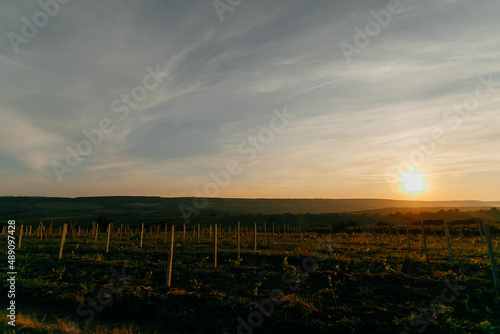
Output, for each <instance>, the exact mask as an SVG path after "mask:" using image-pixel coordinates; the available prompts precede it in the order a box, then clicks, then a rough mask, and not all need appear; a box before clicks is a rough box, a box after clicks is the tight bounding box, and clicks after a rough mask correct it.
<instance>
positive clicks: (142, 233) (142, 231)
mask: <svg viewBox="0 0 500 334" xmlns="http://www.w3.org/2000/svg"><path fill="white" fill-rule="evenodd" d="M143 237H144V223H142V225H141V245H140V246H139V247H141V248H142V239H143Z"/></svg>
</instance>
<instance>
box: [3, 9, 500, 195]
mask: <svg viewBox="0 0 500 334" xmlns="http://www.w3.org/2000/svg"><path fill="white" fill-rule="evenodd" d="M387 3H388V2H387V1H381V0H380V1H379V0H377V1H370V2H357V1H350V2H347V1H329V2H318V3H313V2H310V1H305V0H292V1H284V0H283V1H275V2H269V1H264V0H262V1H251V2H248V1H247V2H244V3H243V4H242V5H241V6H238V7H237V8H235V10H234V11H233V12H231V14H230V15H227V17H225V19H224V21H223V22H221V21H220V19H219V17H218V15H217V13H216V12H215V10H214V8H213V6H212V4H211V2H210V1H209V2H200V1H184V2H175V1H160V0H153V1H118V0H113V1H106V2H101V1H97V0H93V1H86V2H74V1H73V2H70V3H69V4H67V5H64V6H61V8H60V12H59V13H58V14H57V15H56V16H55V17H53V18H51V19H50V21H49V22H48V23H47V25H45V26H44V27H43V29H42V28H41V29H40V31H39V32H38V34H37V36H36V37H34V38H33V39H31V40H30V41H29V43H28V44H26V45H24V44H21V45H20V46H19V52H18V53H15V52H14V50H13V49H12V47H11V43H10V41H9V39H8V38H7V34H8V33H9V32H14V33H16V34H21V29H22V24H23V22H22V21H21V18H22V17H23V16H25V17H27V18H31V17H32V16H33V14H34V13H35V12H37V11H40V10H41V9H40V7H39V5H38V4H37V3H36V2H32V3H31V2H23V1H16V2H1V3H0V22H1V23H0V36H2V38H1V39H0V50H1V51H0V73H1V74H2V81H1V82H0V115H1V117H2V122H1V123H0V170H1V171H2V173H1V174H0V175H1V176H0V182H1V184H2V194H3V195H9V194H13V195H19V194H26V195H62V196H83V195H105V194H130V195H138V194H140V195H160V196H192V195H193V193H192V189H193V188H194V187H198V186H202V185H203V184H204V183H205V182H207V181H208V180H209V176H208V173H209V172H210V171H213V170H220V169H222V168H224V166H225V165H226V163H227V162H228V161H230V160H241V155H240V154H239V153H238V150H237V147H238V145H239V144H240V143H241V142H242V141H244V140H246V139H247V138H248V136H252V135H255V134H256V133H257V132H258V131H259V130H260V129H262V128H263V127H265V126H267V125H268V123H269V119H270V117H271V116H272V113H271V111H272V110H273V108H281V107H282V106H284V105H286V106H287V108H288V110H289V111H290V112H291V113H293V114H294V115H296V118H295V119H294V122H293V124H291V125H290V126H289V127H287V129H286V131H283V132H281V133H279V135H277V136H276V137H275V138H274V140H273V141H272V143H271V144H269V145H268V146H267V147H266V149H265V150H263V151H262V152H259V156H258V158H256V159H255V160H254V161H252V162H251V163H244V166H245V169H244V172H243V173H241V174H240V175H238V177H236V178H234V179H233V180H232V181H231V184H230V185H229V186H228V187H227V188H225V189H224V190H223V191H222V192H221V194H220V195H221V196H222V197H388V198H401V196H404V195H402V194H399V193H394V192H392V191H391V190H390V188H389V187H388V186H387V184H386V179H385V176H384V174H385V173H386V172H387V169H388V168H391V166H394V165H397V163H398V157H400V156H405V155H408V154H409V153H410V152H411V151H412V150H413V149H415V147H416V144H415V141H416V140H425V139H426V138H428V137H429V136H430V134H431V133H432V131H433V129H434V128H436V127H445V128H446V131H447V136H448V137H447V140H446V141H445V142H443V143H441V144H439V145H438V146H437V147H436V151H435V153H434V154H433V155H432V156H429V157H428V158H427V159H426V162H425V164H424V165H423V166H422V170H423V172H424V173H427V174H429V177H430V180H431V181H432V182H435V188H434V191H433V192H429V194H428V195H427V197H426V196H424V197H422V199H443V198H448V199H459V198H477V199H488V200H494V199H498V198H491V197H492V196H493V195H494V194H493V192H491V191H490V188H491V187H494V188H495V187H496V188H497V189H498V187H499V186H500V177H498V175H496V174H495V173H494V171H496V170H499V169H500V154H499V153H498V149H497V148H498V143H499V141H500V137H499V132H498V125H499V124H498V122H499V121H498V109H499V107H500V86H499V88H498V89H497V91H496V92H495V93H494V94H493V95H492V96H491V97H490V98H489V99H487V100H486V101H484V102H482V103H481V106H480V107H479V108H478V109H477V110H476V111H475V112H474V113H473V115H471V117H469V118H467V119H466V120H464V122H463V123H462V124H461V125H460V128H459V129H456V130H453V129H449V124H446V122H443V113H444V112H445V111H446V110H447V108H452V107H453V104H456V103H461V102H462V101H463V99H464V98H465V97H467V95H468V94H473V93H474V89H475V87H476V85H477V83H478V77H480V76H487V75H489V74H492V75H493V77H494V78H495V79H494V80H495V81H497V82H500V64H499V63H498V57H499V56H500V50H499V49H498V45H499V43H500V37H499V35H498V34H497V33H496V31H498V29H499V28H500V24H499V22H498V18H497V15H495V14H496V13H498V10H499V9H500V4H499V3H496V2H487V3H484V4H482V5H481V6H478V5H477V4H476V3H475V2H472V1H447V0H440V1H431V0H426V1H419V2H415V1H411V2H409V1H401V3H402V5H403V7H404V11H403V12H402V13H401V14H398V15H397V16H394V17H392V20H391V22H390V24H389V25H388V26H387V27H385V28H384V29H383V31H381V32H380V34H378V35H377V36H375V37H373V38H371V42H370V44H369V45H368V46H367V47H366V48H363V49H362V50H361V52H360V53H359V54H356V55H355V56H353V57H352V61H351V62H350V63H347V62H346V61H345V57H344V55H343V53H342V50H341V49H340V47H339V44H340V43H341V42H347V43H353V38H354V36H355V33H356V32H355V31H354V30H353V29H354V28H355V27H360V28H361V29H362V28H364V26H365V24H366V23H367V22H368V21H370V20H373V17H372V16H371V14H370V11H372V10H374V11H380V10H384V9H386V8H387ZM156 64H159V66H160V67H161V70H162V71H164V72H167V73H168V76H167V77H166V78H165V79H164V81H163V82H162V84H161V85H160V86H159V87H158V88H157V89H155V90H154V91H152V92H150V94H149V95H148V97H147V99H145V100H144V101H142V102H141V103H139V104H138V106H137V107H136V108H133V109H132V110H131V112H130V115H129V116H128V117H127V118H126V119H125V120H120V119H119V118H118V115H117V114H115V113H113V111H112V110H111V104H112V101H113V100H115V99H117V98H120V96H121V95H122V94H127V93H130V91H131V89H133V88H134V87H135V86H137V85H141V84H142V79H143V77H144V75H145V68H146V66H155V65H156ZM103 118H109V119H111V120H112V121H113V124H114V125H115V127H116V128H115V130H114V131H113V132H112V133H110V134H106V135H105V136H104V139H103V143H102V144H101V145H100V146H98V147H96V148H95V149H94V150H93V152H92V154H91V155H89V156H86V157H84V160H83V162H82V163H81V165H80V166H78V168H75V170H74V171H73V172H72V173H71V174H66V175H65V180H64V182H63V183H59V182H58V180H57V177H56V176H55V175H54V173H53V171H52V168H51V163H52V162H53V161H63V160H64V159H65V154H66V151H65V147H66V146H67V145H70V146H75V145H76V144H77V143H78V142H79V141H81V140H82V139H85V137H84V136H83V135H82V130H84V129H87V130H90V129H94V128H98V127H99V122H100V120H101V119H103ZM481 173H482V174H481ZM480 175H488V177H483V176H480ZM473 180H477V182H476V183H475V182H474V181H473ZM463 184H466V185H468V184H470V185H474V187H472V188H471V189H466V188H464V186H463ZM444 185H446V186H444ZM495 196H496V195H495Z"/></svg>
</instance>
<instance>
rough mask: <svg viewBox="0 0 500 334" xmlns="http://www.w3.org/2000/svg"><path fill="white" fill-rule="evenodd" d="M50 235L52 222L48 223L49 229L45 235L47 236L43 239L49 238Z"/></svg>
mask: <svg viewBox="0 0 500 334" xmlns="http://www.w3.org/2000/svg"><path fill="white" fill-rule="evenodd" d="M51 234H52V220H51V221H50V227H49V231H48V233H47V236H45V239H48V238H50V235H51Z"/></svg>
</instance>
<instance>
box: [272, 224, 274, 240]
mask: <svg viewBox="0 0 500 334" xmlns="http://www.w3.org/2000/svg"><path fill="white" fill-rule="evenodd" d="M272 224H273V240H274V223H272Z"/></svg>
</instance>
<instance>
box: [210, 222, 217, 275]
mask: <svg viewBox="0 0 500 334" xmlns="http://www.w3.org/2000/svg"><path fill="white" fill-rule="evenodd" d="M210 232H212V225H210ZM214 232H215V233H214V246H215V259H214V261H215V263H214V265H215V268H217V224H215V225H214Z"/></svg>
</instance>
